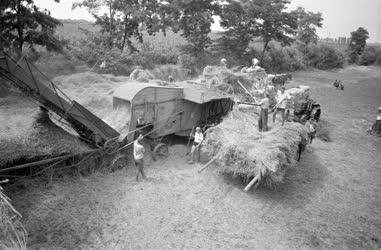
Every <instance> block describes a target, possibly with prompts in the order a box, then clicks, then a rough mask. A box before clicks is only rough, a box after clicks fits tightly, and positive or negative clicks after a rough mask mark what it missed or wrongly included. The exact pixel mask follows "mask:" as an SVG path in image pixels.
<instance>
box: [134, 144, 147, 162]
mask: <svg viewBox="0 0 381 250" xmlns="http://www.w3.org/2000/svg"><path fill="white" fill-rule="evenodd" d="M144 151H145V150H144V147H143V145H142V144H140V143H139V142H138V141H135V142H134V159H135V160H141V159H143V157H144Z"/></svg>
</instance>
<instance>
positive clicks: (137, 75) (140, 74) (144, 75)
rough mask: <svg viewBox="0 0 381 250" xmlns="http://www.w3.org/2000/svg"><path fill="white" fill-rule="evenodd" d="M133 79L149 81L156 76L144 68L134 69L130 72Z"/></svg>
mask: <svg viewBox="0 0 381 250" xmlns="http://www.w3.org/2000/svg"><path fill="white" fill-rule="evenodd" d="M130 78H131V80H136V81H138V82H149V80H153V79H155V77H154V76H153V75H152V74H151V73H150V72H149V71H147V70H144V69H134V71H132V73H131V74H130Z"/></svg>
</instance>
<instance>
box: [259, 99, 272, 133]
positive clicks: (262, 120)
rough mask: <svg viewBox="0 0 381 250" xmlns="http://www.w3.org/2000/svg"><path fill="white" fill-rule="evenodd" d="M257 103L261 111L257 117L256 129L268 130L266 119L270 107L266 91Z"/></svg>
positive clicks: (260, 130)
mask: <svg viewBox="0 0 381 250" xmlns="http://www.w3.org/2000/svg"><path fill="white" fill-rule="evenodd" d="M257 104H258V105H260V106H261V112H260V113H259V118H258V129H259V132H266V131H268V126H267V120H268V116H269V107H270V100H269V94H268V93H267V92H266V93H265V96H264V98H263V99H262V100H261V101H260V102H259V103H257Z"/></svg>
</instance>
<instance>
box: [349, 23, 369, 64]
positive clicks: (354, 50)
mask: <svg viewBox="0 0 381 250" xmlns="http://www.w3.org/2000/svg"><path fill="white" fill-rule="evenodd" d="M368 38H369V33H368V31H367V30H366V29H364V28H362V27H360V28H358V29H357V30H356V31H353V32H351V41H350V43H349V45H348V52H349V61H350V62H352V63H353V62H357V60H358V58H359V56H360V55H361V54H362V52H363V51H364V48H365V46H366V40H367V39H368Z"/></svg>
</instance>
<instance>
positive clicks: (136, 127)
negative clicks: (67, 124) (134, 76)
mask: <svg viewBox="0 0 381 250" xmlns="http://www.w3.org/2000/svg"><path fill="white" fill-rule="evenodd" d="M232 107H233V100H232V98H230V96H228V95H223V94H219V93H216V92H212V91H210V90H207V89H195V88H191V87H180V86H173V87H168V86H159V85H155V84H149V83H148V84H147V83H140V82H136V83H127V84H125V85H123V86H121V87H119V88H118V89H116V90H115V91H114V96H113V108H114V109H119V108H127V109H128V110H129V113H130V120H129V134H128V136H127V140H128V141H133V139H134V138H135V137H136V136H137V135H136V133H135V132H138V131H140V132H141V133H142V134H143V135H145V136H146V138H148V139H149V142H150V145H151V149H152V150H153V153H154V154H153V156H154V158H166V157H167V156H168V147H167V145H166V143H164V142H165V138H166V137H167V136H168V135H173V134H174V135H178V136H188V135H189V133H190V132H191V131H192V129H193V128H194V127H196V126H200V127H208V126H210V125H212V124H216V123H218V122H220V121H221V119H222V118H223V117H224V116H225V115H227V114H228V113H229V111H231V110H232Z"/></svg>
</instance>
